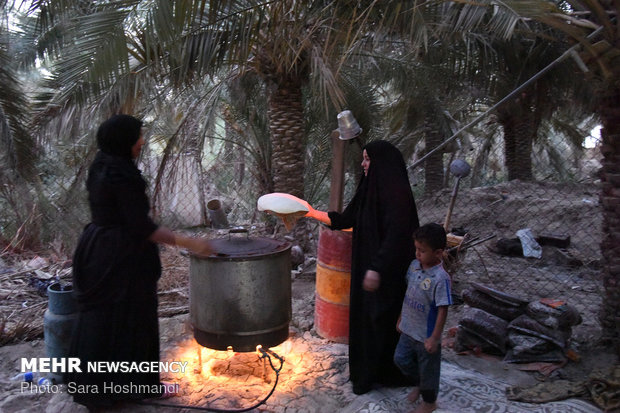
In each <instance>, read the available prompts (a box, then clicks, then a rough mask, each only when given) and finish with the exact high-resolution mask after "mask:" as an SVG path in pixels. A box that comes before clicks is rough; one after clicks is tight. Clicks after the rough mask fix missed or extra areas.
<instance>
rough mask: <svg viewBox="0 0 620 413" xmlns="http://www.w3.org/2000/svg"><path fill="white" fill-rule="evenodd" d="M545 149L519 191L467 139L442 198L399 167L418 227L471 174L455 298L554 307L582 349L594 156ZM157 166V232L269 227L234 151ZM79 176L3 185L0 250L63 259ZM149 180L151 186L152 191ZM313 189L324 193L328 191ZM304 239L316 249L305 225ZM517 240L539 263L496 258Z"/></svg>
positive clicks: (82, 216) (589, 322)
mask: <svg viewBox="0 0 620 413" xmlns="http://www.w3.org/2000/svg"><path fill="white" fill-rule="evenodd" d="M554 148H555V149H556V150H555V152H554V153H555V154H556V155H557V154H563V155H564V157H563V162H560V163H558V162H557V160H555V161H553V162H551V161H550V158H549V156H548V154H547V153H546V152H544V151H543V150H537V149H535V150H534V152H533V163H532V165H533V176H534V177H535V179H534V180H533V181H531V182H525V181H519V180H513V181H506V179H505V176H506V173H505V170H504V167H503V147H502V144H501V142H499V141H498V142H496V143H494V144H492V145H488V142H487V140H485V139H480V141H479V142H476V140H475V139H472V144H471V146H469V147H468V148H467V149H459V150H457V151H455V152H451V153H444V154H443V155H442V158H443V174H444V176H443V177H442V179H443V183H444V185H443V186H444V187H443V189H440V190H437V191H434V192H432V193H426V192H428V191H425V190H424V189H425V188H424V172H425V165H424V164H421V165H420V166H418V167H416V168H411V169H410V178H411V182H412V185H413V186H412V187H413V190H414V194H415V198H416V203H417V208H418V214H419V217H420V222H421V224H424V223H428V222H437V223H441V224H443V223H444V221H445V218H446V214H447V212H448V208H449V204H450V200H451V197H452V194H453V192H454V187H455V184H456V177H455V176H453V175H451V174H450V168H449V166H450V162H451V161H452V160H453V159H463V160H466V161H467V162H468V163H469V164H470V165H472V173H470V174H469V175H468V176H467V177H464V178H462V179H461V180H460V182H459V190H458V193H457V195H456V199H455V203H454V209H453V212H452V216H451V220H450V221H451V225H450V228H451V229H453V232H454V233H459V234H461V235H464V234H466V235H465V239H464V241H463V244H462V245H463V247H464V248H463V249H462V250H461V251H459V252H453V253H452V254H451V256H450V257H451V258H450V260H449V262H448V264H449V267H450V270H451V272H452V275H453V280H454V288H455V291H456V292H457V293H459V292H461V291H462V290H463V289H465V288H467V286H468V285H469V283H470V282H472V281H475V282H478V283H483V284H485V285H488V286H490V287H492V288H495V289H497V290H500V291H503V292H506V293H510V294H514V295H517V296H519V297H521V298H523V299H525V300H528V301H531V300H535V299H537V298H544V297H549V298H554V299H558V300H565V301H566V302H569V303H571V304H573V305H575V306H576V307H577V308H578V310H579V311H580V313H581V314H582V315H583V316H584V323H583V333H581V334H582V335H583V339H584V340H585V336H586V335H588V334H591V333H592V332H593V331H597V330H598V329H600V325H599V322H598V313H599V311H600V307H601V302H602V296H603V283H602V279H601V272H600V269H601V252H600V249H599V248H600V243H601V225H602V224H601V223H602V215H601V208H600V206H599V188H598V186H597V185H596V177H595V172H596V170H597V168H598V167H599V161H600V155H599V153H598V150H597V148H593V149H586V150H584V151H583V152H581V153H579V154H577V153H575V152H573V151H570V150H568V149H567V148H566V147H564V152H562V151H560V150H558V149H562V148H563V146H562V145H556V146H554ZM415 156H416V155H414V158H413V159H412V160H410V162H409V164H412V163H413V161H414V160H415ZM556 164H559V165H561V166H562V168H561V169H558V168H556V167H555V166H554V165H556ZM160 165H161V157H160V156H158V155H157V154H156V153H154V152H151V151H148V150H147V151H145V152H144V153H143V156H142V157H141V159H140V162H139V167H140V168H141V170H142V171H143V175H144V177H145V178H146V180H147V182H149V185H150V186H149V188H150V189H149V191H150V195H151V200H152V207H153V213H154V217H155V219H156V221H157V222H159V223H161V224H164V225H166V226H169V227H171V228H173V229H181V230H187V229H191V228H205V227H207V228H212V227H215V228H226V227H229V226H235V225H245V226H248V225H255V226H258V227H262V226H265V224H267V227H270V229H271V231H273V226H274V225H276V226H277V225H278V222H277V221H276V220H275V218H273V217H271V216H267V215H266V214H262V213H259V212H257V211H256V199H257V198H258V197H259V196H260V195H261V193H260V190H259V188H260V186H259V185H258V184H257V182H256V175H255V174H253V173H252V171H251V168H252V167H251V165H252V163H251V159H249V157H248V156H247V154H244V152H243V150H240V148H239V147H238V146H236V145H227V144H226V143H224V141H222V142H220V143H219V144H213V145H208V146H207V147H206V148H205V149H204V150H203V151H202V152H201V153H197V152H191V151H190V152H185V153H180V154H178V155H175V156H174V157H173V159H172V160H169V162H168V164H167V165H168V166H167V167H166V168H165V169H164V170H163V171H160V170H159V167H160ZM348 171H349V172H348V173H347V188H346V191H345V197H344V203H345V205H346V203H347V202H348V201H349V199H350V196H351V192H352V188H354V187H355V179H354V175H355V173H357V172H359V165H358V164H357V163H355V162H353V163H351V165H350V166H349V169H348ZM324 172H325V171H321V173H323V175H327V176H328V174H324ZM85 174H86V168H82V169H80V170H79V172H78V173H72V174H68V175H67V176H64V177H57V179H54V180H50V182H47V183H45V182H44V183H43V185H41V186H40V187H38V188H37V190H38V191H39V192H37V190H34V191H24V190H22V189H20V187H19V186H16V187H14V188H11V187H9V186H7V185H5V186H4V188H3V190H2V192H1V193H0V203H1V204H2V206H3V211H4V213H3V214H2V217H1V218H0V225H1V230H2V233H1V235H2V237H3V240H2V241H3V244H4V251H5V252H7V251H9V250H10V249H11V248H12V247H19V246H25V245H26V244H27V243H28V242H30V241H29V240H28V238H29V235H28V234H29V233H30V234H32V233H33V232H36V233H37V234H39V239H40V240H42V241H44V242H46V243H49V244H51V245H53V246H54V248H55V249H56V250H58V251H59V253H60V251H61V250H64V253H65V254H67V255H68V256H70V254H71V252H72V249H73V248H74V246H75V244H76V243H77V238H78V236H79V233H80V231H81V229H82V227H83V226H84V225H85V224H86V223H88V220H89V212H88V207H87V202H86V191H85V188H84V182H85ZM158 177H159V182H160V184H159V185H155V183H156V182H157V181H158ZM323 186H324V187H326V188H329V182H324V183H323ZM328 192H329V191H326V190H319V191H317V192H316V193H318V194H321V195H320V196H321V199H320V200H314V203H315V206H316V207H318V208H321V209H325V205H326V204H327V199H323V198H325V195H326V194H327V193H328ZM308 228H309V231H310V232H312V234H311V236H312V237H313V238H314V239H315V240H316V239H317V238H318V234H317V233H318V228H317V226H312V225H308ZM524 229H529V230H530V231H531V233H532V234H533V235H534V237H536V238H537V239H539V240H543V242H541V243H540V244H542V245H541V249H542V255H541V256H540V258H531V257H523V256H522V254H520V253H518V251H517V253H514V254H513V253H511V252H510V251H509V250H505V249H502V248H501V247H502V245H503V244H502V243H504V244H507V245H510V242H513V243H514V241H515V240H518V238H517V231H519V230H524ZM280 235H283V234H282V233H281V234H280ZM541 237H542V238H541ZM500 241H501V242H500ZM315 253H316V251H312V250H311V251H309V254H310V255H311V254H315ZM577 333H578V332H577Z"/></svg>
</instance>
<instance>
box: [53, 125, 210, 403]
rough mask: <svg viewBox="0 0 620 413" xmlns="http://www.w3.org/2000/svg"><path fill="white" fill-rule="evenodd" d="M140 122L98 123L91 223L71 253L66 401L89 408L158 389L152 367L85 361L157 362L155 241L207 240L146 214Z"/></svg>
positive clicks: (202, 247) (198, 244)
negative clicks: (101, 369)
mask: <svg viewBox="0 0 620 413" xmlns="http://www.w3.org/2000/svg"><path fill="white" fill-rule="evenodd" d="M141 127H142V122H141V121H140V120H138V119H136V118H134V117H132V116H129V115H115V116H113V117H111V118H110V119H108V120H107V121H105V122H104V123H103V124H101V126H100V127H99V129H98V131H97V146H98V148H99V151H98V152H97V154H96V156H95V160H94V161H93V163H92V165H91V166H90V169H89V172H88V179H87V182H86V187H87V190H88V202H89V205H90V210H91V219H92V222H91V223H89V224H88V225H87V226H86V227H85V228H84V231H83V232H82V235H81V236H80V239H79V242H78V246H77V248H76V250H75V254H74V257H73V289H74V295H75V298H76V300H77V304H78V319H77V322H76V326H75V328H74V331H73V337H72V341H71V357H78V358H79V359H80V367H81V370H82V372H81V373H70V374H69V375H68V376H67V377H66V378H65V379H66V381H67V383H73V385H72V386H71V387H68V388H69V390H70V391H71V390H72V389H73V398H74V400H75V401H76V402H78V403H82V404H85V405H87V406H89V407H96V406H102V405H103V406H105V405H110V404H112V403H113V402H114V401H115V400H127V399H143V398H148V397H158V396H162V395H163V394H164V386H161V385H160V381H159V373H157V372H156V371H153V372H135V371H134V372H118V373H97V372H92V371H88V369H87V363H88V362H123V361H124V362H129V364H128V365H131V363H132V362H135V363H134V365H136V364H137V363H140V362H145V361H146V362H159V331H158V320H157V280H158V279H159V277H160V274H161V263H160V260H159V250H158V247H157V245H156V243H166V244H170V245H179V246H182V247H186V248H190V249H191V250H193V251H195V252H198V253H203V254H208V253H209V252H210V246H209V242H208V241H206V240H200V239H194V238H189V237H185V236H182V235H178V234H175V233H173V232H172V231H170V230H169V229H167V228H165V227H159V226H158V225H157V224H155V223H154V222H153V221H152V220H151V219H150V218H149V216H148V212H149V201H148V198H147V196H146V193H145V190H146V183H145V181H144V179H143V178H142V175H141V173H140V170H139V169H138V168H137V167H136V165H135V163H134V159H135V158H136V157H137V156H138V155H139V153H140V150H141V148H142V146H143V145H144V139H143V138H142V135H141ZM106 389H107V391H106Z"/></svg>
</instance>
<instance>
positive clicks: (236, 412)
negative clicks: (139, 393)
mask: <svg viewBox="0 0 620 413" xmlns="http://www.w3.org/2000/svg"><path fill="white" fill-rule="evenodd" d="M258 350H259V351H260V352H261V353H262V356H261V357H260V358H261V359H264V358H267V360H268V361H269V365H270V366H271V369H272V370H273V371H274V373H276V379H275V381H274V383H273V387H272V388H271V391H270V392H269V394H267V396H265V398H264V399H263V400H261V401H260V402H258V403H256V404H254V405H253V406H250V407H244V408H242V409H218V408H215V407H208V406H206V407H201V406H191V405H187V404H174V403H158V402H153V401H144V400H140V401H139V402H136V403H138V404H144V405H149V406H157V407H170V408H175V409H192V410H202V411H207V412H218V413H241V412H248V411H250V410H254V409H256V408H257V407H258V406H261V405H263V404H265V403H266V402H267V400H268V399H269V398H270V397H271V395H272V394H273V392H274V391H275V390H276V386H277V385H278V379H279V378H280V370H282V366H283V365H284V358H282V357H280V356H278V355H277V354H276V353H274V352H273V351H272V350H270V349H263V348H262V347H259V348H258ZM270 355H272V356H274V357H275V358H277V359H278V360H279V361H280V367H279V368H277V369H276V368H275V366H274V365H273V362H272V361H271V357H270Z"/></svg>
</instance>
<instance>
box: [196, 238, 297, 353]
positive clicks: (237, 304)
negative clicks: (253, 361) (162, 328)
mask: <svg viewBox="0 0 620 413" xmlns="http://www.w3.org/2000/svg"><path fill="white" fill-rule="evenodd" d="M212 244H213V246H214V248H215V252H214V253H213V254H212V255H210V256H198V255H190V278H189V280H190V301H189V303H190V320H191V323H192V326H193V328H194V338H195V339H196V341H197V342H198V343H199V344H201V345H203V346H205V347H209V348H212V349H215V350H227V349H228V348H229V346H232V348H233V350H234V351H240V352H243V351H255V350H256V346H257V345H259V344H260V345H262V346H263V347H273V346H277V345H278V344H280V343H282V342H283V341H284V340H286V339H287V338H288V327H289V323H290V321H291V245H290V244H289V243H288V242H284V241H278V240H274V239H270V238H260V237H250V236H249V235H248V232H247V230H245V229H243V230H231V231H230V233H229V235H228V237H225V238H220V239H214V240H212Z"/></svg>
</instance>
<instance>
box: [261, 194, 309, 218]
mask: <svg viewBox="0 0 620 413" xmlns="http://www.w3.org/2000/svg"><path fill="white" fill-rule="evenodd" d="M299 201H300V199H299V198H297V197H296V196H294V195H291V194H285V193H282V192H273V193H271V194H266V195H263V196H261V197H260V198H258V202H257V208H258V210H259V211H271V212H274V213H276V214H294V213H296V212H304V213H306V212H308V207H306V206H305V205H304V204H303V203H301V202H299Z"/></svg>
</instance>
